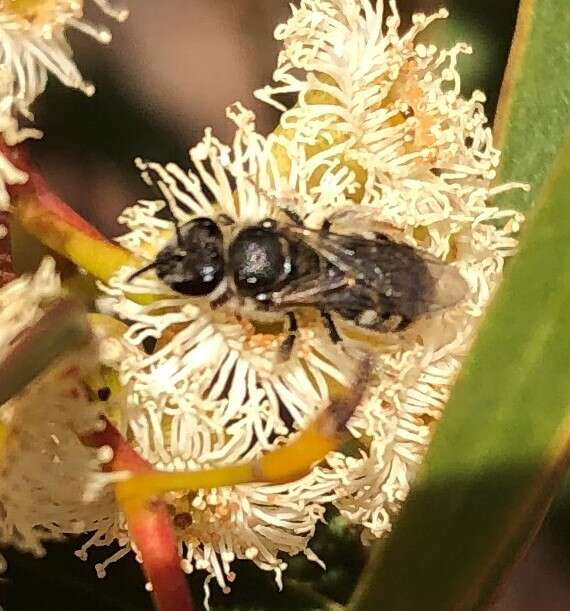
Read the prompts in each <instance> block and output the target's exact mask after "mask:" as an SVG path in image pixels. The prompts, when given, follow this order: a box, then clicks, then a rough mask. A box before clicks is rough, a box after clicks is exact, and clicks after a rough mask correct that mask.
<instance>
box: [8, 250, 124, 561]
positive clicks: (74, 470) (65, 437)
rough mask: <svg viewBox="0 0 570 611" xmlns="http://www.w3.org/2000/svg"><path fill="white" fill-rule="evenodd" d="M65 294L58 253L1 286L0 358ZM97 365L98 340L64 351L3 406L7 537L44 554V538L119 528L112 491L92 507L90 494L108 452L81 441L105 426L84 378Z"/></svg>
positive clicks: (10, 542)
mask: <svg viewBox="0 0 570 611" xmlns="http://www.w3.org/2000/svg"><path fill="white" fill-rule="evenodd" d="M61 295H62V292H61V286H60V281H59V277H58V276H57V274H56V272H55V264H54V261H53V260H51V259H45V260H44V262H43V263H42V264H41V266H40V268H39V269H38V271H37V272H36V273H35V274H34V276H31V277H28V276H22V277H20V278H18V279H16V280H13V281H12V282H10V283H9V284H7V285H5V286H4V287H2V288H0V361H1V360H3V359H4V358H5V357H6V355H7V354H8V353H9V352H10V351H11V350H13V349H14V346H17V343H18V340H19V337H20V336H21V335H22V334H23V333H25V332H26V330H27V329H29V328H30V327H31V326H33V325H34V324H35V323H36V322H37V321H38V320H39V319H40V318H41V316H42V315H43V314H44V313H45V311H46V308H47V307H49V305H50V303H53V302H54V300H57V299H58V298H60V297H61ZM95 364H96V349H95V347H94V346H90V347H86V348H85V349H83V350H82V351H80V352H76V353H74V354H73V355H71V356H68V357H63V358H61V359H60V360H59V361H58V362H57V363H56V364H55V365H54V366H53V367H52V368H50V370H49V371H48V372H46V373H44V374H42V375H41V376H40V377H38V378H37V379H36V380H35V381H34V382H33V383H32V384H30V385H29V386H28V387H27V388H26V390H25V391H24V392H23V393H21V394H20V395H18V396H17V397H15V398H13V399H10V400H9V401H8V402H7V403H6V404H4V405H3V406H2V410H0V427H1V429H2V433H3V434H2V440H3V441H2V448H1V454H2V459H1V461H0V512H1V514H2V519H1V520H0V543H2V544H9V545H15V546H16V547H18V548H19V549H22V550H25V551H29V552H32V553H34V554H36V555H42V554H43V552H44V549H43V545H42V542H43V541H45V540H50V539H59V538H61V537H62V536H64V535H67V534H77V533H80V532H84V531H91V530H94V529H97V530H99V531H103V532H106V531H108V530H109V529H111V528H112V527H113V521H114V518H113V515H114V513H113V511H114V510H113V506H114V505H113V504H114V499H113V495H112V491H110V490H109V491H107V492H105V494H103V495H101V496H100V497H99V498H98V499H97V500H96V501H95V502H94V503H92V504H91V505H86V504H85V503H84V499H83V496H84V494H85V492H86V491H87V490H88V488H89V486H90V484H91V483H92V480H93V479H94V478H100V477H103V476H102V475H101V473H100V465H101V462H104V461H106V460H108V458H109V457H108V456H107V455H106V453H105V451H97V450H93V449H90V448H87V447H86V446H84V445H83V444H82V443H81V441H80V435H82V434H85V433H87V432H89V431H92V430H96V429H97V427H98V426H99V424H100V419H99V417H100V413H99V410H98V408H97V403H92V402H89V401H88V398H87V396H86V394H85V390H84V386H83V383H82V381H81V380H82V377H83V376H85V375H86V374H87V373H89V372H90V370H92V368H93V366H94V365H95ZM39 449H41V451H39ZM110 540H112V537H110Z"/></svg>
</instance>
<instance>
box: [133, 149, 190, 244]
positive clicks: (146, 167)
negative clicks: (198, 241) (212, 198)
mask: <svg viewBox="0 0 570 611" xmlns="http://www.w3.org/2000/svg"><path fill="white" fill-rule="evenodd" d="M136 164H137V166H138V167H139V168H140V169H141V171H142V177H143V180H144V182H145V183H146V184H147V185H148V186H149V187H150V188H151V189H152V190H153V191H154V193H155V194H156V195H157V196H158V197H159V199H162V200H164V202H165V203H166V205H167V206H168V210H169V212H170V216H171V217H172V222H173V223H174V231H175V233H176V243H177V244H178V246H179V247H180V248H182V232H181V231H180V225H178V219H177V218H176V215H175V214H174V209H173V207H172V195H171V193H170V192H169V191H168V189H167V188H166V185H165V183H164V181H163V180H161V178H162V177H161V175H160V172H159V171H158V169H157V168H156V167H155V166H156V164H155V163H154V162H152V161H149V160H147V159H140V158H139V159H137V160H136ZM159 167H160V166H159ZM151 172H152V173H153V174H154V176H152V175H151Z"/></svg>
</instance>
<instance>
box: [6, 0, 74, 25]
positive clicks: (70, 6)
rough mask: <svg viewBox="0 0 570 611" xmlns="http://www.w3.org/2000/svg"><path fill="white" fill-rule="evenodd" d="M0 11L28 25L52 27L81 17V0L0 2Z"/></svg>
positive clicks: (16, 0) (9, 0) (18, 0)
mask: <svg viewBox="0 0 570 611" xmlns="http://www.w3.org/2000/svg"><path fill="white" fill-rule="evenodd" d="M0 11H2V12H4V13H8V14H10V15H14V16H17V17H20V18H21V19H23V20H24V21H26V22H27V23H28V24H30V25H38V26H47V27H54V26H56V25H63V24H65V22H66V21H67V19H68V18H69V17H76V18H79V17H81V16H82V15H83V0H0Z"/></svg>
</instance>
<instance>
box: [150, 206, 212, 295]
mask: <svg viewBox="0 0 570 611" xmlns="http://www.w3.org/2000/svg"><path fill="white" fill-rule="evenodd" d="M223 242H224V240H223V235H222V232H221V230H220V228H219V226H218V225H217V224H216V223H215V222H214V221H213V220H211V219H209V218H205V217H200V218H196V219H193V220H192V221H189V222H188V223H186V224H185V225H182V227H180V229H179V230H178V231H177V239H176V241H173V242H170V243H169V244H167V245H166V246H165V247H164V248H163V249H162V250H161V251H160V252H159V253H158V255H157V257H156V261H155V263H154V267H155V269H156V275H157V276H158V277H159V278H160V279H161V280H162V281H163V282H164V283H165V284H167V285H168V286H169V287H170V288H172V289H173V290H175V291H176V292H177V293H181V294H183V295H191V296H194V297H199V296H204V295H208V294H209V293H211V292H212V291H213V290H214V289H215V288H216V287H217V286H218V285H219V284H220V282H221V281H222V279H223V277H224V244H223Z"/></svg>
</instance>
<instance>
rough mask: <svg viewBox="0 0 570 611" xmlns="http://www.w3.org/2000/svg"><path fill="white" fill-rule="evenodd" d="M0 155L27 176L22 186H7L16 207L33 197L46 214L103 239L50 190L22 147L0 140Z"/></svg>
mask: <svg viewBox="0 0 570 611" xmlns="http://www.w3.org/2000/svg"><path fill="white" fill-rule="evenodd" d="M0 153H1V154H2V155H4V156H5V157H6V158H7V159H8V160H9V161H10V162H11V163H12V164H13V165H14V166H16V167H17V168H18V169H19V170H22V171H23V172H26V174H28V176H29V178H28V181H27V182H26V183H24V184H23V185H9V186H8V193H9V194H10V199H11V200H13V203H16V205H17V200H18V198H20V197H22V198H24V197H30V196H35V197H36V198H37V199H38V200H39V201H40V202H41V204H42V208H43V209H44V210H46V211H47V212H51V213H53V214H55V215H56V216H58V217H60V218H63V219H65V221H66V222H67V223H69V224H70V225H72V226H73V227H77V229H80V230H81V231H82V232H83V233H85V234H87V235H90V236H92V237H94V238H100V239H104V237H103V235H102V234H101V233H100V232H99V231H97V229H95V227H93V225H91V224H90V223H88V222H87V221H86V220H84V219H83V218H82V217H81V216H80V215H79V214H77V212H75V210H73V209H72V208H70V207H69V206H68V205H67V204H66V203H65V202H64V201H63V200H62V199H61V198H60V197H59V195H57V194H56V193H54V192H53V191H52V190H51V189H50V187H49V185H48V184H47V182H46V180H45V179H44V177H43V176H42V175H41V173H40V171H39V170H38V169H37V168H36V167H35V165H34V164H33V163H32V161H31V160H30V156H29V155H28V153H27V151H26V149H25V148H24V146H22V145H17V146H8V145H7V144H6V143H5V142H4V140H3V139H2V138H0Z"/></svg>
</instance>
